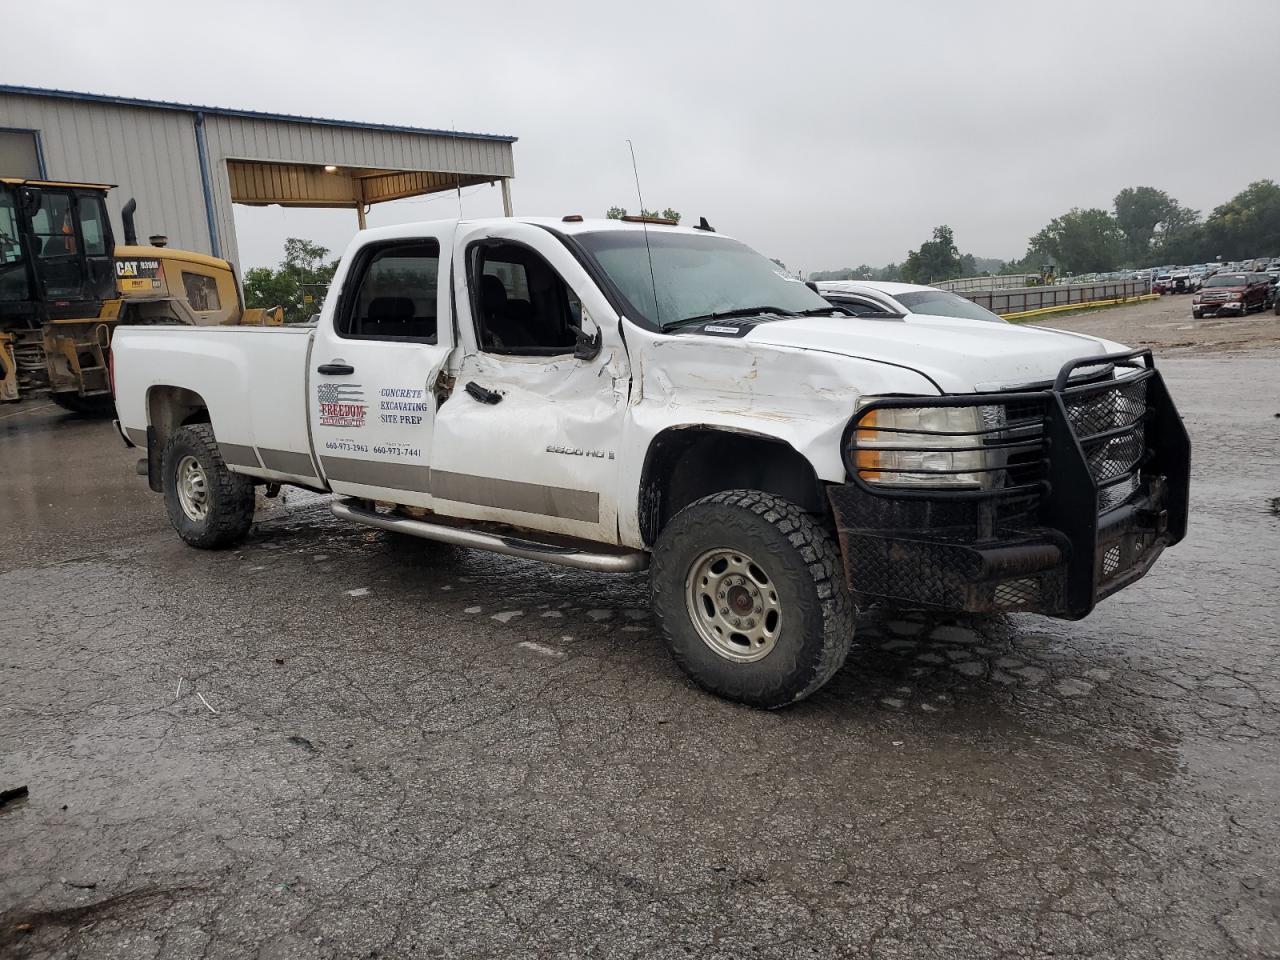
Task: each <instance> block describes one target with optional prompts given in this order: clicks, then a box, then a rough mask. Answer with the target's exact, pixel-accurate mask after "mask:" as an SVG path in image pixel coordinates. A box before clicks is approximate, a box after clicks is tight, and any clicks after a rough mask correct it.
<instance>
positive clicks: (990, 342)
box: [746, 313, 1124, 393]
mask: <svg viewBox="0 0 1280 960" xmlns="http://www.w3.org/2000/svg"><path fill="white" fill-rule="evenodd" d="M746 340H748V341H749V342H751V343H758V344H770V345H773V346H779V347H798V348H802V349H806V350H821V351H824V352H827V353H840V354H844V355H846V356H850V357H860V358H863V359H866V360H874V361H878V362H880V363H889V364H893V365H895V366H899V367H908V368H910V369H912V370H916V371H918V372H920V373H922V374H924V375H925V376H927V377H929V379H931V380H933V381H934V382H935V383H936V384H937V385H938V386H939V387H940V388H941V389H942V391H943V392H945V393H968V392H972V391H975V390H977V391H989V390H999V389H1004V388H1008V387H1017V386H1023V385H1025V384H1029V383H1037V382H1043V381H1045V380H1052V379H1053V378H1054V377H1056V376H1057V374H1058V371H1059V370H1060V369H1062V365H1063V364H1065V363H1066V362H1067V361H1068V360H1076V359H1079V358H1081V357H1091V356H1098V355H1100V354H1105V353H1115V352H1117V351H1118V350H1122V349H1124V348H1123V347H1121V346H1120V345H1119V344H1115V343H1112V342H1110V341H1107V340H1100V339H1098V338H1096V337H1087V336H1083V335H1081V334H1075V333H1066V332H1064V331H1060V330H1047V329H1044V328H1043V327H1024V326H1019V325H1016V324H1012V323H993V322H991V321H985V320H966V319H961V318H959V317H937V316H932V315H925V314H915V313H911V314H907V316H906V317H905V318H904V319H902V320H877V319H861V318H858V317H796V318H794V319H787V320H779V321H776V322H771V323H762V324H760V325H759V326H757V327H754V328H753V329H752V330H751V332H750V333H749V334H748V335H747V337H746Z"/></svg>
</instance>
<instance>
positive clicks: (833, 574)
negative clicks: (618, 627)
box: [650, 490, 855, 710]
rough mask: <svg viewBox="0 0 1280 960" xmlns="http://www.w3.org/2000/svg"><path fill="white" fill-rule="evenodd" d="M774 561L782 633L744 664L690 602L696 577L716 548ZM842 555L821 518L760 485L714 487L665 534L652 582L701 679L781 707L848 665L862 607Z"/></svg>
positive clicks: (679, 653) (672, 633)
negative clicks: (702, 628)
mask: <svg viewBox="0 0 1280 960" xmlns="http://www.w3.org/2000/svg"><path fill="white" fill-rule="evenodd" d="M721 547H723V548H728V549H729V550H741V551H743V552H744V553H745V554H747V555H749V556H751V557H753V558H759V559H760V560H762V561H765V564H764V565H765V566H766V567H767V573H768V574H769V577H770V578H771V581H772V584H773V585H774V586H776V587H777V592H778V596H779V599H780V601H781V605H782V615H781V620H780V626H779V629H778V637H777V640H776V642H775V645H774V646H773V648H772V649H771V650H770V651H769V653H768V654H767V655H766V656H764V657H763V659H760V660H756V661H754V662H750V663H738V662H734V661H732V660H730V659H727V658H726V657H724V656H722V655H720V654H719V653H717V652H716V651H715V650H713V649H712V647H711V646H710V645H709V644H708V642H707V641H705V640H703V638H702V636H701V634H700V633H699V631H698V628H697V627H696V626H695V625H694V622H693V620H692V618H691V616H690V613H689V610H688V605H687V602H686V592H687V590H688V584H687V578H688V577H690V575H691V574H692V572H693V569H694V566H695V564H696V563H697V561H698V558H699V557H700V556H702V555H703V554H704V553H705V552H706V551H707V550H708V549H714V548H721ZM843 569H844V568H843V564H842V563H841V560H840V552H839V550H838V549H837V547H836V544H835V541H834V540H833V538H832V536H831V534H830V533H829V532H828V531H827V530H826V529H824V528H823V526H822V524H821V523H820V521H819V520H818V519H817V518H815V517H813V516H811V515H810V514H807V513H805V512H804V511H803V510H801V509H800V508H799V507H798V506H796V505H795V504H794V503H792V502H790V501H789V500H784V499H783V498H781V497H776V496H773V495H772V494H768V493H762V492H760V491H758V490H728V491H725V492H723V493H716V494H712V495H711V496H709V497H704V498H703V499H701V500H698V501H696V502H695V503H692V504H690V505H689V506H687V507H685V508H684V509H683V510H681V511H680V512H679V513H678V514H676V515H675V517H673V518H672V519H671V521H670V522H669V523H668V524H667V525H666V527H665V528H664V529H663V530H662V533H661V534H660V535H659V536H658V540H657V543H656V544H655V546H654V551H653V566H652V570H651V579H650V585H651V590H652V597H653V611H654V616H655V618H656V620H657V623H658V627H659V629H660V630H661V631H662V635H663V638H664V639H665V640H666V643H667V648H668V649H669V650H670V651H671V656H672V657H673V658H674V659H675V661H676V663H677V664H678V665H679V666H680V668H681V669H683V670H684V671H685V673H687V674H688V675H689V677H690V678H691V679H692V680H693V681H694V682H695V683H696V684H698V686H700V687H702V688H703V689H704V690H707V691H709V692H711V693H714V694H716V695H717V696H720V697H724V698H725V699H727V700H735V701H737V702H739V703H744V704H748V705H750V706H753V707H763V708H766V709H770V710H773V709H777V708H779V707H785V706H787V705H788V704H791V703H795V702H796V701H798V700H803V699H804V698H805V697H807V696H809V695H810V694H811V693H813V692H814V691H816V690H818V689H819V688H820V687H822V685H823V684H825V683H826V682H827V681H828V680H830V679H831V677H832V676H833V675H834V674H835V673H836V671H837V670H839V669H840V667H841V666H842V665H843V664H844V661H845V657H846V656H847V655H848V653H849V646H850V644H851V643H852V642H853V629H854V617H855V610H854V605H853V601H852V599H851V598H850V596H849V592H848V589H847V587H846V586H845V583H844V576H843Z"/></svg>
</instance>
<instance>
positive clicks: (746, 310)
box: [662, 307, 798, 330]
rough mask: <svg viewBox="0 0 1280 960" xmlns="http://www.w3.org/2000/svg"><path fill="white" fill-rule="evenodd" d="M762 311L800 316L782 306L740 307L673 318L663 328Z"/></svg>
mask: <svg viewBox="0 0 1280 960" xmlns="http://www.w3.org/2000/svg"><path fill="white" fill-rule="evenodd" d="M762 313H780V314H782V315H783V316H786V317H794V316H798V314H797V313H796V312H795V311H794V310H783V309H782V308H781V307H740V308H739V309H737V310H722V311H720V312H719V313H701V314H698V315H697V316H694V317H685V318H684V319H682V320H672V321H671V322H670V323H664V324H663V325H662V329H663V330H670V329H671V328H672V327H683V326H685V325H686V324H690V323H714V322H715V321H716V320H730V319H732V318H734V317H755V316H759V315H760V314H762Z"/></svg>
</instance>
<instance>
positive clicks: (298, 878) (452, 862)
mask: <svg viewBox="0 0 1280 960" xmlns="http://www.w3.org/2000/svg"><path fill="white" fill-rule="evenodd" d="M1184 302H1185V301H1184ZM1166 309H1167V307H1166V304H1164V303H1163V302H1162V303H1160V304H1143V305H1140V306H1138V307H1134V308H1126V310H1125V311H1119V310H1117V311H1111V312H1108V313H1106V314H1099V315H1096V316H1091V317H1083V318H1078V319H1071V320H1066V319H1059V320H1056V321H1055V322H1054V325H1055V326H1066V325H1068V323H1070V324H1071V325H1073V326H1074V325H1075V324H1077V323H1080V324H1085V323H1099V324H1115V325H1117V326H1124V325H1126V324H1129V325H1131V328H1132V329H1141V330H1142V331H1143V332H1144V335H1145V334H1146V332H1147V331H1148V330H1150V331H1152V334H1151V335H1152V336H1155V335H1156V332H1159V331H1163V330H1165V329H1166V328H1165V327H1164V326H1163V324H1165V323H1166V322H1173V321H1172V320H1168V321H1166V319H1161V318H1162V317H1168V314H1164V313H1160V311H1162V310H1166ZM1139 324H1144V325H1141V326H1139ZM1108 335H1119V334H1118V333H1116V334H1108ZM1168 335H1169V336H1170V337H1171V338H1172V337H1176V336H1180V334H1176V333H1169V334H1168ZM1216 335H1217V334H1216V333H1215V334H1214V336H1216ZM1132 339H1137V338H1132ZM1278 360H1280V354H1277V353H1274V352H1268V351H1266V349H1265V345H1263V347H1262V352H1257V353H1253V354H1248V355H1242V354H1230V355H1226V354H1223V355H1216V356H1179V355H1177V354H1176V353H1175V354H1174V355H1173V356H1171V357H1169V358H1168V359H1167V360H1166V361H1165V362H1164V369H1165V371H1166V375H1167V376H1168V378H1169V380H1170V381H1171V384H1172V389H1173V392H1174V394H1175V396H1176V397H1177V398H1178V401H1179V403H1180V405H1181V407H1182V410H1183V412H1184V415H1185V416H1186V419H1187V422H1188V426H1189V428H1190V430H1191V432H1192V435H1193V440H1194V443H1195V445H1196V446H1195V478H1194V488H1193V511H1194V513H1193V521H1192V532H1191V534H1190V537H1189V539H1188V540H1187V541H1186V542H1185V543H1184V544H1182V545H1180V546H1179V547H1177V548H1175V549H1173V550H1171V551H1169V552H1168V553H1166V555H1165V556H1164V557H1163V558H1162V559H1161V561H1160V563H1159V564H1158V565H1157V566H1156V568H1155V570H1154V571H1153V572H1152V573H1151V575H1150V576H1149V577H1147V578H1146V579H1145V580H1143V581H1141V582H1139V583H1138V584H1136V585H1135V586H1133V587H1132V588H1130V589H1128V590H1126V591H1124V592H1122V593H1121V594H1120V595H1118V596H1116V597H1114V598H1112V599H1111V600H1108V601H1106V602H1105V603H1104V604H1103V605H1102V606H1101V607H1100V608H1099V609H1098V610H1097V611H1096V612H1095V613H1094V614H1093V615H1092V616H1090V617H1089V618H1088V619H1086V620H1084V621H1081V622H1079V623H1065V622H1058V621H1053V620H1048V619H1045V618H1041V617H1037V616H1031V615H1015V616H1011V617H1007V618H1002V619H998V620H995V621H992V622H989V623H983V624H959V625H957V624H946V623H938V622H934V621H931V620H928V619H923V618H912V619H906V620H888V619H884V618H881V617H878V616H874V615H869V616H865V617H863V618H862V620H861V621H860V623H859V634H858V636H859V640H858V642H857V644H856V646H855V650H854V652H853V654H852V655H851V657H850V659H849V662H848V665H847V666H846V668H845V669H844V670H843V671H842V672H841V673H840V674H839V675H837V677H836V678H835V680H834V681H833V682H832V683H831V684H830V685H829V686H828V687H827V688H826V689H825V690H824V691H822V692H821V693H820V694H819V695H817V696H815V697H814V698H812V699H811V700H809V701H807V702H805V703H803V704H800V705H798V706H796V707H794V708H792V709H789V710H786V711H782V712H778V713H764V712H759V711H754V710H750V709H746V708H741V707H737V706H734V705H732V704H728V703H724V702H721V701H718V700H715V699H713V698H711V697H709V696H707V695H705V694H702V693H700V692H698V691H697V690H695V689H694V688H693V687H692V686H691V685H690V684H689V683H688V682H687V681H686V680H685V679H684V677H683V676H682V675H681V674H680V673H679V672H678V671H677V670H676V668H675V667H674V666H673V665H672V664H671V662H670V661H669V660H668V658H667V657H666V655H665V653H664V651H663V649H662V647H661V643H660V641H659V638H658V637H657V636H656V634H655V631H654V629H653V625H652V621H651V618H650V615H649V612H648V610H647V606H646V583H645V580H644V578H643V577H639V576H630V577H612V578H611V577H604V576H591V575H586V574H581V573H577V572H572V571H565V570H560V569H557V568H550V567H544V566H538V565H534V564H530V563H525V562H522V561H517V560H510V559H505V558H499V557H493V556H488V555H485V554H481V553H476V552H467V551H461V550H453V549H448V548H436V547H433V546H431V545H429V544H419V543H416V542H411V543H404V542H400V541H398V540H395V539H392V538H390V537H388V536H387V535H384V534H382V533H379V532H371V531H366V530H364V529H361V528H354V527H350V526H345V525H341V524H339V523H338V522H336V521H335V520H333V519H332V518H331V517H330V516H329V515H328V513H327V512H326V505H325V502H324V500H323V498H317V497H315V496H313V495H301V494H288V495H287V496H286V498H285V500H284V502H283V503H282V502H280V501H263V503H262V509H261V511H260V513H259V523H258V524H257V525H256V526H255V528H254V531H253V533H252V535H251V537H250V539H249V540H248V542H247V543H246V544H244V546H243V548H241V549H238V550H235V551H228V552H222V553H201V552H198V551H193V550H190V549H187V548H185V547H184V546H183V545H182V544H181V543H180V542H179V541H178V540H177V539H176V537H175V536H174V535H173V534H172V532H171V531H170V530H169V529H168V524H167V521H166V520H165V518H164V510H163V505H162V503H161V501H160V499H159V498H158V497H156V496H154V495H152V494H151V493H150V492H149V491H147V490H146V486H145V482H144V481H143V480H141V479H140V478H138V477H136V476H134V475H133V473H132V470H133V462H134V460H135V459H136V457H137V454H136V452H134V451H125V450H123V449H122V448H121V447H120V445H119V441H118V439H117V438H116V437H115V436H114V434H113V432H112V429H111V427H110V426H109V425H107V424H103V423H100V422H92V421H85V420H80V419H78V418H76V417H73V416H69V415H65V414H63V413H61V412H60V411H58V410H57V409H56V408H50V407H41V406H40V405H38V404H29V405H26V406H23V407H7V408H0V451H2V452H3V455H4V462H3V467H0V529H4V530H5V531H6V544H7V546H8V549H6V550H5V551H4V553H3V554H0V598H3V602H2V603H0V789H3V788H4V787H8V786H13V785H18V784H25V785H28V786H29V789H30V796H29V797H28V798H27V799H25V800H19V801H16V802H13V803H10V804H8V805H6V806H4V807H2V808H0V838H2V841H0V956H4V957H14V958H17V957H41V958H43V957H77V958H86V960H87V958H150V957H165V958H182V957H190V958H197V957H199V958H223V957H228V958H229V957H261V958H285V957H290V958H292V957H297V958H313V957H315V958H329V957H333V958H352V957H429V956H441V957H472V956H474V957H481V956H484V957H488V956H494V957H555V958H561V957H579V956H581V957H644V958H649V957H682V958H683V957H690V956H697V957H723V958H729V957H779V958H783V957H785V958H796V957H830V956H865V957H926V958H933V957H936V958H957V957H1044V956H1050V955H1052V956H1074V957H1125V958H1161V960H1169V958H1187V960H1192V958H1194V960H1203V958H1211V957H1264V956H1277V955H1280V879H1278V878H1277V871H1276V864H1277V863H1278V862H1280V822H1278V817H1277V814H1278V813H1280V666H1278V664H1280V628H1278V627H1277V621H1278V620H1280V602H1278V600H1277V597H1278V596H1280V574H1278V573H1277V569H1276V560H1277V557H1280V516H1277V509H1280V508H1278V507H1277V506H1276V499H1275V498H1277V497H1280V481H1277V476H1280V419H1277V414H1280V386H1278V383H1280V381H1278V380H1277V377H1276V376H1275V372H1274V371H1275V369H1276V364H1277V361H1278Z"/></svg>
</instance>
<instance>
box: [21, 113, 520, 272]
mask: <svg viewBox="0 0 1280 960" xmlns="http://www.w3.org/2000/svg"><path fill="white" fill-rule="evenodd" d="M196 116H197V115H196V113H195V112H193V111H189V110H185V109H180V108H175V109H168V108H164V109H162V108H156V107H135V106H127V105H123V104H114V103H103V102H96V101H82V100H75V99H72V98H67V97H59V96H38V95H30V94H17V93H7V92H0V127H10V128H23V129H34V130H38V131H40V142H41V146H42V148H43V151H44V161H45V173H46V175H47V177H48V178H49V179H51V180H79V181H89V182H95V183H114V184H118V185H119V189H118V190H113V191H112V192H111V196H110V198H109V201H108V202H109V204H110V210H111V220H112V225H113V226H114V228H115V230H116V231H117V234H119V233H121V232H122V230H121V224H120V208H121V207H122V206H123V205H124V204H125V202H126V201H127V200H128V199H129V198H130V197H136V198H137V200H138V214H137V217H136V220H137V224H138V235H139V239H140V240H142V241H143V242H144V243H145V242H146V237H147V236H149V235H150V234H153V233H163V234H165V235H166V236H168V237H169V243H170V245H171V246H174V247H181V248H184V249H187V250H197V251H200V252H202V253H210V252H212V251H213V245H212V243H211V241H210V237H209V226H208V218H207V216H206V211H205V202H204V188H203V183H202V180H201V175H200V161H199V156H198V152H197V146H196ZM204 132H205V139H206V146H207V158H208V164H209V176H210V179H211V181H212V188H213V203H214V220H215V224H216V228H217V231H218V239H219V241H220V248H221V249H220V251H219V252H220V254H221V255H222V256H223V257H226V258H227V259H229V260H231V261H233V262H235V263H237V264H238V262H239V257H238V250H237V246H236V234H235V218H234V215H233V213H232V202H231V185H230V182H229V180H228V172H227V163H226V161H227V160H228V159H237V160H249V161H253V160H260V161H272V162H283V163H314V164H329V163H331V164H336V165H339V166H351V167H366V168H368V167H375V168H383V169H388V170H399V171H403V170H417V171H431V172H441V173H461V174H468V175H472V176H480V177H484V178H499V177H510V176H513V175H514V173H515V170H514V165H513V159H512V152H511V144H510V143H509V142H506V141H503V140H494V139H471V138H468V137H467V136H465V135H462V136H457V137H453V136H442V135H436V134H430V133H400V132H396V131H389V130H376V129H368V128H362V127H353V126H341V125H337V124H326V123H307V122H305V121H288V120H276V119H265V118H250V117H237V116H227V115H222V114H216V113H210V114H205V118H204ZM3 174H4V171H0V175H3ZM352 216H353V219H354V214H353V215H352ZM116 239H117V241H122V240H123V238H122V237H121V236H117V238H116Z"/></svg>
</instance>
